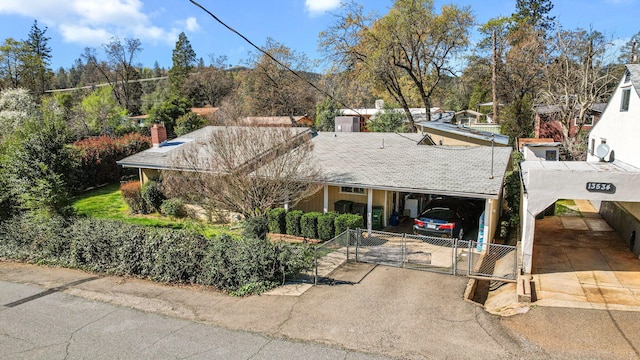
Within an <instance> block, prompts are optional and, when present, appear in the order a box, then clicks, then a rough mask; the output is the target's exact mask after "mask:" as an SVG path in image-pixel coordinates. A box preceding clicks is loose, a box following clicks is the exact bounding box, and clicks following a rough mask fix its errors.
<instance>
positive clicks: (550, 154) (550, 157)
mask: <svg viewBox="0 0 640 360" xmlns="http://www.w3.org/2000/svg"><path fill="white" fill-rule="evenodd" d="M545 159H546V160H547V161H557V160H558V152H557V151H556V150H547V151H546V153H545Z"/></svg>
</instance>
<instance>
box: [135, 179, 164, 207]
mask: <svg viewBox="0 0 640 360" xmlns="http://www.w3.org/2000/svg"><path fill="white" fill-rule="evenodd" d="M141 191H142V199H144V203H145V205H146V206H147V210H148V211H150V212H151V211H157V212H160V207H162V202H163V201H165V200H166V199H167V197H166V196H164V194H163V193H162V185H161V184H160V182H158V181H156V180H149V181H147V182H146V183H144V185H142V190H141Z"/></svg>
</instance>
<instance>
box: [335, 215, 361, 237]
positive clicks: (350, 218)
mask: <svg viewBox="0 0 640 360" xmlns="http://www.w3.org/2000/svg"><path fill="white" fill-rule="evenodd" d="M362 227H364V220H363V219H362V216H360V215H358V214H340V215H338V216H337V217H336V220H335V228H336V233H335V235H336V236H338V235H340V234H342V233H343V232H345V231H346V230H347V229H351V230H354V229H356V228H362Z"/></svg>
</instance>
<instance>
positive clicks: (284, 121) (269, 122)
mask: <svg viewBox="0 0 640 360" xmlns="http://www.w3.org/2000/svg"><path fill="white" fill-rule="evenodd" d="M236 125H239V126H276V127H288V126H299V127H310V126H312V125H313V119H312V118H310V117H309V116H307V115H303V116H247V117H244V118H242V119H240V121H238V123H237V124H236Z"/></svg>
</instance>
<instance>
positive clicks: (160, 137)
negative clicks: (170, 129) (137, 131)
mask: <svg viewBox="0 0 640 360" xmlns="http://www.w3.org/2000/svg"><path fill="white" fill-rule="evenodd" d="M165 140H167V128H165V127H164V125H162V124H153V127H152V128H151V144H153V147H156V148H157V147H160V144H162V142H163V141H165Z"/></svg>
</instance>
